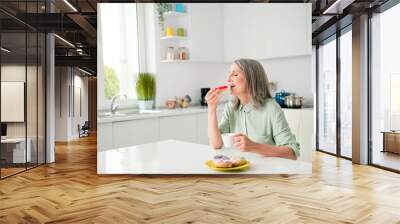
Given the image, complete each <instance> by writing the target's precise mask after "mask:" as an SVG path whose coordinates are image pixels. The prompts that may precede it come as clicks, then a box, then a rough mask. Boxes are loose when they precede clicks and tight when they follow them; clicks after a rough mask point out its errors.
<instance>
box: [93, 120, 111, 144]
mask: <svg viewBox="0 0 400 224" xmlns="http://www.w3.org/2000/svg"><path fill="white" fill-rule="evenodd" d="M112 138H113V135H112V123H99V124H98V125H97V151H104V150H108V149H112V148H113V144H112Z"/></svg>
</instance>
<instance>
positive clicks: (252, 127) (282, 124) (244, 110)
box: [218, 99, 300, 157]
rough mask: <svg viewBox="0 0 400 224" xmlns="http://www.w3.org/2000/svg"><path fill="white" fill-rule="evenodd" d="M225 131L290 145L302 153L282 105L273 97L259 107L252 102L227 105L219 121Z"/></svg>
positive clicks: (220, 126)
mask: <svg viewBox="0 0 400 224" xmlns="http://www.w3.org/2000/svg"><path fill="white" fill-rule="evenodd" d="M218 126H219V129H220V132H221V134H223V133H241V134H245V135H246V136H247V137H248V138H249V139H250V140H252V141H254V142H257V143H262V144H269V145H277V146H288V147H289V148H291V149H292V150H293V152H294V154H295V155H296V157H299V155H300V144H299V143H298V142H297V141H296V137H295V136H294V135H293V134H292V132H291V131H290V128H289V125H288V123H287V121H286V118H285V115H284V113H283V110H282V109H281V107H280V106H279V105H278V104H277V103H276V102H275V100H273V99H267V100H266V101H265V102H264V104H263V105H261V107H259V108H257V109H256V108H255V107H253V104H252V103H249V104H247V105H245V106H243V105H240V106H239V107H238V109H237V110H234V109H233V103H232V102H229V103H227V104H226V105H225V108H224V112H223V116H222V119H221V121H220V122H219V125H218Z"/></svg>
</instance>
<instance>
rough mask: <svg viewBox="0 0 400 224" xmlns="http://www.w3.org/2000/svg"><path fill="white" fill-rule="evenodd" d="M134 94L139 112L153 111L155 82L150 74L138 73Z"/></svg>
mask: <svg viewBox="0 0 400 224" xmlns="http://www.w3.org/2000/svg"><path fill="white" fill-rule="evenodd" d="M136 94H137V99H138V104H139V108H140V109H141V110H150V109H153V105H154V98H155V94H156V80H155V78H154V75H153V74H151V73H147V72H144V73H139V75H138V78H137V81H136Z"/></svg>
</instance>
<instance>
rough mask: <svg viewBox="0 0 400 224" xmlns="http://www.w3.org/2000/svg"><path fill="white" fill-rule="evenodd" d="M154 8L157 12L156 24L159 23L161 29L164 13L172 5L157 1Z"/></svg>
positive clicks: (170, 8) (169, 9)
mask: <svg viewBox="0 0 400 224" xmlns="http://www.w3.org/2000/svg"><path fill="white" fill-rule="evenodd" d="M156 10H157V12H158V24H160V27H161V29H163V24H164V13H165V12H168V11H171V10H172V6H171V4H169V3H157V4H156Z"/></svg>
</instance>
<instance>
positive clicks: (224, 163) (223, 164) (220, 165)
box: [213, 159, 233, 168]
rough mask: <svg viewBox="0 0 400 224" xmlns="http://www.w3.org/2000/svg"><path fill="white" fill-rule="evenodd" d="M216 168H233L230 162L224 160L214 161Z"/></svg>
mask: <svg viewBox="0 0 400 224" xmlns="http://www.w3.org/2000/svg"><path fill="white" fill-rule="evenodd" d="M213 162H214V165H215V167H218V168H228V167H232V165H233V164H232V162H231V161H230V160H224V159H214V160H213Z"/></svg>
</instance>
